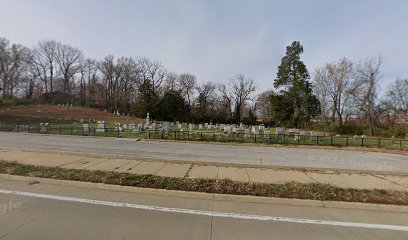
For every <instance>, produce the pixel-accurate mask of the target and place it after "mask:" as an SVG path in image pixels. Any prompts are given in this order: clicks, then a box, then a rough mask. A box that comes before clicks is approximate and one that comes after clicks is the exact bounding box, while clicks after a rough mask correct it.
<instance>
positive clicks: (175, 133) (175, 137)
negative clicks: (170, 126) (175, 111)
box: [174, 130, 177, 141]
mask: <svg viewBox="0 0 408 240" xmlns="http://www.w3.org/2000/svg"><path fill="white" fill-rule="evenodd" d="M174 141H177V130H175V131H174Z"/></svg>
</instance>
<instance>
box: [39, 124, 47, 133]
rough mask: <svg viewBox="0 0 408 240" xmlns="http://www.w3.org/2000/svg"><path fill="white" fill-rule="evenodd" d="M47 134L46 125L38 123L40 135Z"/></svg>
mask: <svg viewBox="0 0 408 240" xmlns="http://www.w3.org/2000/svg"><path fill="white" fill-rule="evenodd" d="M47 132H48V123H40V133H47Z"/></svg>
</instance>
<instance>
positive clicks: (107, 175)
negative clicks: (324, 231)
mask: <svg viewBox="0 0 408 240" xmlns="http://www.w3.org/2000/svg"><path fill="white" fill-rule="evenodd" d="M0 173H3V174H11V175H21V176H31V177H41V178H52V179H60V180H73V181H84V182H93V183H105V184H115V185H121V186H134V187H142V188H156V189H167V190H183V191H192V192H207V193H219V194H236V195H252V196H263V197H279V198H297V199H312V200H320V201H326V200H329V201H347V202H363V203H380V204H395V205H408V192H402V191H388V190H358V189H350V188H338V187H336V186H333V185H330V184H321V183H309V184H303V183H297V182H289V183H285V184H266V183H247V182H237V181H231V180H215V179H188V178H171V177H159V176H154V175H135V174H130V173H118V172H104V171H90V170H75V169H63V168H58V167H37V166H31V165H23V164H17V163H9V162H4V161H0Z"/></svg>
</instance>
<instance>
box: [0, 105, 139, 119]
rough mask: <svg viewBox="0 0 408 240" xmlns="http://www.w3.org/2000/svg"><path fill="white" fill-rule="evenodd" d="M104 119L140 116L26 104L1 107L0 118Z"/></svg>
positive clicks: (83, 108)
mask: <svg viewBox="0 0 408 240" xmlns="http://www.w3.org/2000/svg"><path fill="white" fill-rule="evenodd" d="M81 118H82V119H84V120H88V119H95V120H103V121H107V122H114V121H120V122H122V123H130V122H140V121H141V119H139V118H132V117H127V116H120V117H118V116H116V115H114V114H113V113H110V112H104V111H103V110H99V109H95V108H86V107H77V106H73V107H68V108H64V107H59V106H58V105H24V106H8V107H0V120H2V121H9V122H15V121H20V122H42V121H44V122H46V121H48V122H52V121H65V122H72V121H79V120H80V119H81Z"/></svg>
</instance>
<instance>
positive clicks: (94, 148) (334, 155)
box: [0, 132, 408, 172]
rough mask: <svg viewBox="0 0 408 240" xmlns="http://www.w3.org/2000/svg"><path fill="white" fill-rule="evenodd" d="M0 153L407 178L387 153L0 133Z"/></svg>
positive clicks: (400, 158) (405, 160)
mask: <svg viewBox="0 0 408 240" xmlns="http://www.w3.org/2000/svg"><path fill="white" fill-rule="evenodd" d="M0 147H13V148H32V149H46V150H58V151H68V152H82V153H97V154H112V155H122V156H137V157H143V158H154V159H161V160H188V161H201V162H217V163H237V164H254V165H264V166H290V167H311V168H332V169H353V170H370V171H392V172H408V156H407V155H397V154H390V153H374V152H359V151H345V150H323V149H305V148H285V147H262V146H239V145H221V144H198V143H181V142H159V141H143V140H142V141H138V142H137V141H135V140H134V139H116V138H103V137H101V138H93V137H75V136H55V135H50V136H48V135H37V134H17V133H4V132H2V133H0Z"/></svg>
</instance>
